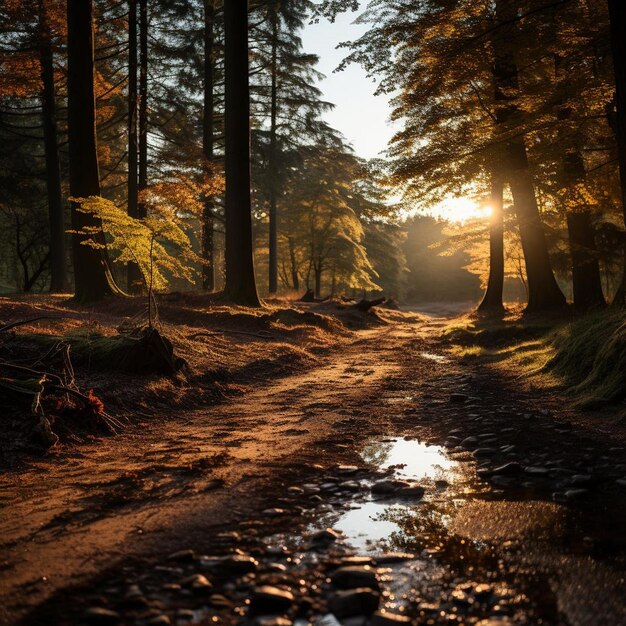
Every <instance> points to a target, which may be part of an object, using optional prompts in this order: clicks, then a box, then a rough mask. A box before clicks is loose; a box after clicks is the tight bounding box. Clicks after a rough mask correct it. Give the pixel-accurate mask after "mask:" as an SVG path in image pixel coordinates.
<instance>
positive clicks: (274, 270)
mask: <svg viewBox="0 0 626 626" xmlns="http://www.w3.org/2000/svg"><path fill="white" fill-rule="evenodd" d="M277 11H278V8H277V6H273V7H272V65H271V68H270V70H271V73H272V84H271V104H270V152H269V163H268V166H269V167H268V169H269V176H270V185H269V192H270V209H269V221H270V224H269V226H270V232H269V291H270V293H271V294H274V293H276V292H277V291H278V211H277V206H276V204H277V198H276V196H277V189H276V186H277V180H276V178H277V175H278V168H277V163H276V157H277V156H278V155H277V153H276V119H277V113H278V85H277V82H278V77H277V64H276V62H277V58H276V57H277V52H278V51H277V48H278V14H277Z"/></svg>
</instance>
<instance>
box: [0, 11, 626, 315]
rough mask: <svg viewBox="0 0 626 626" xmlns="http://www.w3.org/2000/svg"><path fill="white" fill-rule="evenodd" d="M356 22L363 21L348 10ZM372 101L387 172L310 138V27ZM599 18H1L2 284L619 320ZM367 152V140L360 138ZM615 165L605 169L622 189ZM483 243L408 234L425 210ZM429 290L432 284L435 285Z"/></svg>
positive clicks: (426, 221)
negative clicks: (306, 38) (385, 115)
mask: <svg viewBox="0 0 626 626" xmlns="http://www.w3.org/2000/svg"><path fill="white" fill-rule="evenodd" d="M359 4H360V6H359ZM354 10H358V13H356V14H355V15H358V16H359V17H358V19H359V21H360V22H362V23H366V24H367V25H368V26H369V29H368V31H367V33H366V34H365V35H364V36H363V37H362V38H361V39H360V40H358V41H352V42H347V43H346V44H345V56H346V59H345V61H344V63H345V64H349V63H358V64H361V65H362V66H363V67H364V68H365V69H366V70H367V72H368V73H369V74H370V75H371V76H372V77H373V78H374V79H375V80H376V81H377V89H378V91H379V92H380V93H384V94H388V95H391V96H392V97H393V99H392V103H393V112H392V118H393V120H394V121H395V122H396V123H397V124H398V125H399V128H400V130H399V131H398V132H397V134H396V135H395V137H394V138H393V140H392V142H391V145H390V146H389V149H388V152H387V153H386V154H385V155H384V158H380V159H376V160H373V161H370V162H367V161H364V160H362V159H360V158H358V157H357V156H356V155H355V154H354V153H353V151H352V149H351V148H350V146H349V145H347V144H346V141H345V139H344V138H343V137H342V136H341V134H340V133H339V132H338V131H337V130H335V129H333V128H331V127H329V125H328V124H327V123H326V122H325V119H324V113H325V111H327V110H328V109H329V108H330V107H332V103H329V102H325V101H324V100H323V98H322V94H321V92H320V90H319V88H318V86H317V83H318V81H319V79H320V75H319V73H318V71H317V70H316V63H317V58H316V57H315V56H314V55H311V54H308V53H307V51H306V50H304V49H303V46H302V42H301V39H300V33H301V31H302V29H303V28H304V27H305V26H306V24H307V23H309V22H310V21H311V20H320V19H331V20H332V19H333V18H334V16H336V15H337V13H338V12H341V11H354ZM625 12H626V9H625V7H624V4H623V3H622V2H620V1H619V0H609V1H608V2H607V1H606V0H524V1H522V2H510V1H508V0H496V1H490V2H474V1H471V2H470V1H468V0H420V1H419V2H414V1H408V0H406V1H405V0H398V1H397V2H392V3H389V2H384V1H382V0H372V1H371V2H369V3H358V2H353V1H349V2H341V1H333V0H327V1H325V2H321V3H314V2H310V1H297V0H282V1H280V0H268V1H265V2H262V1H259V2H249V3H248V2H245V1H243V0H241V1H239V0H233V1H230V2H225V3H221V2H215V1H214V0H203V1H202V2H201V1H200V0H175V1H172V0H154V1H153V2H150V3H148V2H147V0H128V1H124V2H119V1H113V0H94V1H93V2H90V1H82V0H69V1H68V2H64V1H63V0H37V1H34V0H30V1H24V0H7V1H6V2H4V3H3V4H2V8H1V9H0V22H1V46H0V135H1V141H0V176H1V177H2V182H1V185H0V220H2V233H3V237H2V240H1V241H0V281H1V288H2V290H4V291H6V292H12V291H24V292H40V291H52V292H67V291H72V290H73V292H74V293H75V295H76V297H77V299H78V300H82V301H93V300H98V299H100V298H102V297H104V296H106V295H107V294H111V293H120V294H121V293H124V294H133V293H140V292H142V291H145V290H147V289H150V290H156V291H165V290H173V289H175V290H189V289H196V290H208V291H216V290H225V292H226V294H227V295H228V296H229V297H230V298H231V299H232V300H233V301H235V302H237V303H240V304H250V305H258V304H259V294H261V295H262V296H263V297H265V296H267V295H268V294H269V295H272V294H277V293H287V292H298V293H301V292H302V293H303V292H304V291H307V290H312V291H313V293H314V295H315V297H317V298H320V297H324V296H328V295H331V296H332V295H337V296H338V295H348V296H350V295H352V296H356V295H357V294H358V295H361V294H363V293H376V292H383V293H384V294H386V295H388V296H395V297H397V298H400V299H403V300H411V301H416V300H428V299H451V298H456V299H477V300H478V299H479V297H480V290H481V287H482V288H483V289H484V290H486V291H485V296H484V299H483V301H482V304H481V307H482V308H483V309H494V310H498V309H501V308H502V301H503V286H506V290H505V298H510V299H516V298H518V297H519V298H521V299H523V300H526V299H527V301H528V308H529V310H535V311H541V310H545V309H551V308H559V307H562V306H563V305H564V304H565V300H566V296H568V298H569V299H570V300H572V301H573V303H574V305H575V307H576V308H577V309H579V310H588V309H590V308H595V307H599V306H604V304H605V303H606V302H611V301H616V302H618V303H620V304H621V303H622V302H623V299H624V289H623V275H624V271H623V268H624V257H625V255H624V242H625V238H624V194H625V189H626V148H625V141H626V139H625V134H626V123H625V114H624V108H625V106H626V105H625V104H624V99H625V98H626V95H625V89H626V86H625V82H624V67H623V64H624V59H626V53H625V51H624V39H625V38H624V34H626V28H625V24H626V13H625ZM364 132H367V129H364ZM620 169H621V171H622V176H621V181H622V182H621V185H620ZM450 195H452V196H455V195H456V196H463V195H464V196H471V197H474V198H477V199H479V200H480V201H483V202H485V203H488V204H489V205H490V206H491V209H492V217H491V223H485V221H484V220H483V221H481V220H475V221H468V222H464V223H463V224H443V223H438V222H436V221H435V220H433V219H432V218H429V217H419V216H417V217H416V216H415V213H416V212H419V211H420V210H421V209H424V208H428V207H429V206H432V205H433V203H436V202H437V201H438V200H439V199H442V198H445V197H447V196H450ZM442 285H445V287H442Z"/></svg>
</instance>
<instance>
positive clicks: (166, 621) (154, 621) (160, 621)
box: [147, 615, 172, 626]
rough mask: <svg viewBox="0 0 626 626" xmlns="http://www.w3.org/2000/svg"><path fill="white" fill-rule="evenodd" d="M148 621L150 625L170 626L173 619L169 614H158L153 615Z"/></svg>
mask: <svg viewBox="0 0 626 626" xmlns="http://www.w3.org/2000/svg"><path fill="white" fill-rule="evenodd" d="M147 623H148V624H150V626H170V624H171V623H172V620H171V619H170V618H169V617H168V616H167V615H156V616H155V617H151V618H150V619H149V620H148V622H147Z"/></svg>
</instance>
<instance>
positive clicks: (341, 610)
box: [328, 587, 380, 619]
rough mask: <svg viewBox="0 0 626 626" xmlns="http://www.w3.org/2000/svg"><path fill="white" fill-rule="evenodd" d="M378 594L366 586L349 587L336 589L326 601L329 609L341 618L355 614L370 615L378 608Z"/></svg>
mask: <svg viewBox="0 0 626 626" xmlns="http://www.w3.org/2000/svg"><path fill="white" fill-rule="evenodd" d="M379 603H380V594H379V593H378V592H377V591H374V590H372V589H369V588H367V587H364V588H361V589H351V590H349V591H337V592H336V593H335V594H334V595H333V596H331V598H330V600H329V602H328V608H329V609H330V611H331V612H332V613H333V615H335V616H336V617H338V618H339V619H343V618H346V617H354V616H356V615H371V614H372V613H374V611H376V609H377V608H378V604H379Z"/></svg>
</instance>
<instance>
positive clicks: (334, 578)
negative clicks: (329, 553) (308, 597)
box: [330, 565, 379, 589]
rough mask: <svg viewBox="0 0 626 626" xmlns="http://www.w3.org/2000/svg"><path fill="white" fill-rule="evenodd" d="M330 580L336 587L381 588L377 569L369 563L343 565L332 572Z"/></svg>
mask: <svg viewBox="0 0 626 626" xmlns="http://www.w3.org/2000/svg"><path fill="white" fill-rule="evenodd" d="M330 580H331V582H332V583H333V585H335V587H339V588H340V589H358V588H362V587H369V588H370V589H379V584H378V577H377V575H376V570H374V569H372V568H371V567H370V566H369V565H364V566H360V567H359V566H348V567H341V568H339V569H338V570H335V571H334V572H333V573H332V574H331V576H330Z"/></svg>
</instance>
